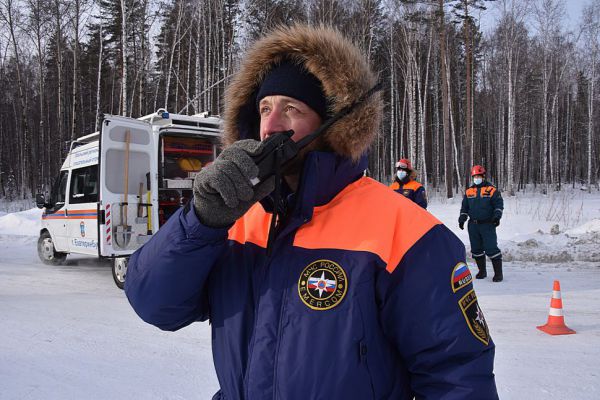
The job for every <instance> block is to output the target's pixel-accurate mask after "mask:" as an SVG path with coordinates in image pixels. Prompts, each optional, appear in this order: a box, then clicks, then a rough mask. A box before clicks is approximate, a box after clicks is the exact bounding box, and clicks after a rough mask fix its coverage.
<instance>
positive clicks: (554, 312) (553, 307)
mask: <svg viewBox="0 0 600 400" xmlns="http://www.w3.org/2000/svg"><path fill="white" fill-rule="evenodd" d="M537 328H538V329H539V330H540V331H543V332H546V333H547V334H550V335H570V334H572V333H575V331H574V330H573V329H569V328H568V327H567V326H566V325H565V317H564V316H563V309H562V298H561V295H560V282H559V281H554V288H553V289H552V300H550V312H549V313H548V322H547V323H546V325H541V326H538V327H537Z"/></svg>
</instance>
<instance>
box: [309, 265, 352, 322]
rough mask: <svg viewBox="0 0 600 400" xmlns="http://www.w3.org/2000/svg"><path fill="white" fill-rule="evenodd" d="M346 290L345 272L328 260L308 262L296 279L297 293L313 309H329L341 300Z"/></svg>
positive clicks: (346, 279)
mask: <svg viewBox="0 0 600 400" xmlns="http://www.w3.org/2000/svg"><path fill="white" fill-rule="evenodd" d="M347 291H348V278H347V277H346V272H345V271H344V269H343V268H342V267H340V266H339V264H337V263H335V262H333V261H330V260H318V261H315V262H313V263H311V264H309V265H308V266H307V267H306V268H304V270H303V271H302V274H301V275H300V279H299V280H298V295H300V299H301V300H302V302H303V303H304V304H306V306H307V307H309V308H311V309H313V310H319V311H324V310H329V309H331V308H333V307H335V306H337V305H338V304H340V302H341V301H342V299H343V298H344V296H346V292H347Z"/></svg>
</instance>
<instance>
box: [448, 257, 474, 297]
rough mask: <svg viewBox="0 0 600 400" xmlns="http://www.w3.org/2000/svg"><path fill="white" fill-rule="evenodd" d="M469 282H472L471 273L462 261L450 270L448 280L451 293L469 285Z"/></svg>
mask: <svg viewBox="0 0 600 400" xmlns="http://www.w3.org/2000/svg"><path fill="white" fill-rule="evenodd" d="M471 281H473V276H472V275H471V271H469V267H468V266H467V264H466V263H464V262H462V261H461V262H459V263H458V264H456V266H455V267H454V269H453V270H452V276H451V279H450V286H451V287H452V292H454V293H456V292H458V291H459V290H460V289H462V288H464V287H465V286H467V285H468V284H469V283H471Z"/></svg>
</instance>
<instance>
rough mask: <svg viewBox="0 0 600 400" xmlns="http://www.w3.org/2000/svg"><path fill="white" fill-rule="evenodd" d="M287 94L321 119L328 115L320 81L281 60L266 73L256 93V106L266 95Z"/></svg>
mask: <svg viewBox="0 0 600 400" xmlns="http://www.w3.org/2000/svg"><path fill="white" fill-rule="evenodd" d="M275 95H281V96H288V97H292V98H294V99H296V100H300V101H301V102H303V103H305V104H306V105H308V106H309V107H310V108H312V109H313V110H314V111H315V112H316V113H317V114H319V116H320V117H321V119H322V120H325V119H326V118H327V115H328V111H327V98H326V97H325V94H324V93H323V86H322V85H321V82H320V81H319V80H318V79H317V77H315V76H314V75H313V74H311V73H310V72H308V71H307V70H306V69H304V68H303V67H301V66H299V65H297V64H294V63H293V62H291V61H283V62H282V63H281V64H279V65H277V66H275V67H274V68H273V69H272V70H271V71H269V72H268V73H267V76H265V79H264V80H263V82H262V83H261V85H260V88H259V89H258V93H257V95H256V107H257V109H258V104H259V103H260V101H261V100H262V99H263V98H264V97H266V96H275Z"/></svg>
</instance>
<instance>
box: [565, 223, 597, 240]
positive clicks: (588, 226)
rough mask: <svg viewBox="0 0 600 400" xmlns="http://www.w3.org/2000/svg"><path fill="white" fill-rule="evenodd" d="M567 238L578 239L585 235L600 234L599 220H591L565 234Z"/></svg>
mask: <svg viewBox="0 0 600 400" xmlns="http://www.w3.org/2000/svg"><path fill="white" fill-rule="evenodd" d="M565 234H566V235H567V236H569V237H579V236H584V235H587V234H596V235H598V234H600V219H593V220H591V221H589V222H586V223H585V224H583V225H581V226H579V227H577V228H573V229H569V230H568V231H566V232H565Z"/></svg>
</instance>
